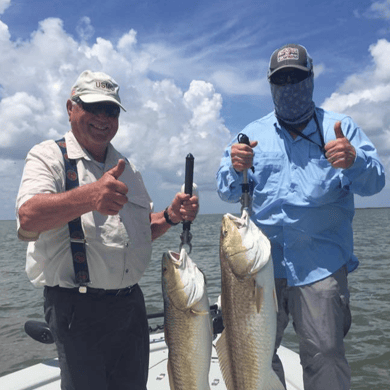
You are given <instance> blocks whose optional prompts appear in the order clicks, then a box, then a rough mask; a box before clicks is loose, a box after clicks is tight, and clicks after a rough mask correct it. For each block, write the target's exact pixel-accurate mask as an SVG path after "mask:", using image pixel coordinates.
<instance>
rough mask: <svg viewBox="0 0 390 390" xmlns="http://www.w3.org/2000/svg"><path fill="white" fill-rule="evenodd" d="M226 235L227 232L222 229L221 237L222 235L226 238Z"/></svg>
mask: <svg viewBox="0 0 390 390" xmlns="http://www.w3.org/2000/svg"><path fill="white" fill-rule="evenodd" d="M227 234H228V231H227V229H224V230H222V235H223V236H224V237H226V236H227Z"/></svg>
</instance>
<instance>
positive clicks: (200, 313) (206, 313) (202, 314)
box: [190, 309, 210, 316]
mask: <svg viewBox="0 0 390 390" xmlns="http://www.w3.org/2000/svg"><path fill="white" fill-rule="evenodd" d="M190 312H191V313H192V314H195V315H197V316H207V315H208V314H209V313H210V312H209V311H208V310H203V311H198V310H194V309H190Z"/></svg>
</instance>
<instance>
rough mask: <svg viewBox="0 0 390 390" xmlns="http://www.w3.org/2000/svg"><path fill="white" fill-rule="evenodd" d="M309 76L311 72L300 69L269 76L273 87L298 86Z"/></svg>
mask: <svg viewBox="0 0 390 390" xmlns="http://www.w3.org/2000/svg"><path fill="white" fill-rule="evenodd" d="M310 75H311V72H306V71H304V70H301V69H294V70H291V71H288V72H281V71H279V72H276V73H274V74H273V75H272V76H271V79H270V81H271V83H272V84H275V85H287V84H298V83H300V82H301V81H303V80H305V79H306V78H308V77H309V76H310Z"/></svg>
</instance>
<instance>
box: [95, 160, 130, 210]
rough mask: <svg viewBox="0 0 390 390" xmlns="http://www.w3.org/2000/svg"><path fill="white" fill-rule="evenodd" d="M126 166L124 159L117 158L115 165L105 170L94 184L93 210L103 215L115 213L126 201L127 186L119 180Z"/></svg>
mask: <svg viewBox="0 0 390 390" xmlns="http://www.w3.org/2000/svg"><path fill="white" fill-rule="evenodd" d="M125 168H126V162H125V160H122V159H121V160H119V161H118V164H117V165H115V167H113V168H111V169H110V170H109V171H107V172H106V173H105V174H104V175H103V176H102V177H101V178H100V179H99V180H98V181H97V182H95V183H93V184H94V188H93V191H94V201H93V203H94V210H96V211H99V212H100V213H101V214H104V215H116V214H118V213H119V211H120V210H121V209H122V208H123V206H124V205H125V204H126V203H127V201H128V199H127V196H126V194H127V192H128V188H127V186H126V184H124V183H122V182H121V181H119V180H118V179H119V177H120V176H121V175H122V173H123V172H124V170H125Z"/></svg>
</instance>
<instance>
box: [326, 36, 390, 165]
mask: <svg viewBox="0 0 390 390" xmlns="http://www.w3.org/2000/svg"><path fill="white" fill-rule="evenodd" d="M369 51H370V53H371V56H372V65H371V66H370V67H369V68H368V69H365V70H364V71H362V72H361V73H357V74H354V75H351V76H350V77H348V78H347V80H346V81H345V82H344V83H343V85H341V86H340V88H339V89H338V90H337V91H336V92H334V93H333V94H332V95H331V96H330V97H329V98H328V99H326V100H325V102H324V103H323V105H322V106H323V107H324V108H325V109H328V110H332V111H336V112H343V113H346V114H348V115H350V116H351V117H352V118H353V119H354V121H355V122H356V123H357V124H358V125H359V126H360V127H361V128H362V129H363V130H364V132H365V133H366V134H367V135H368V137H369V138H370V139H371V140H372V142H373V143H374V144H375V146H376V147H377V149H378V152H379V153H380V155H381V157H382V162H383V163H384V164H385V168H386V171H387V172H390V111H389V106H390V67H389V66H388V62H389V60H388V59H389V58H390V42H388V41H387V40H386V39H380V40H378V42H376V43H375V44H373V45H371V46H370V48H369Z"/></svg>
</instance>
